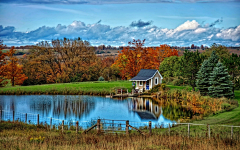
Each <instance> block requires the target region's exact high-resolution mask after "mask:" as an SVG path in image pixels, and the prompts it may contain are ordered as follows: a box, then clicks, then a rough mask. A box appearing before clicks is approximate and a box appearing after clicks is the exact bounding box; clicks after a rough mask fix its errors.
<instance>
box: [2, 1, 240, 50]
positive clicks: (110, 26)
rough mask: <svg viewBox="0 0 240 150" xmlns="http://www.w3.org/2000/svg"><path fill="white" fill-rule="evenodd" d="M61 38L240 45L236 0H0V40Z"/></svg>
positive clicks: (94, 42)
mask: <svg viewBox="0 0 240 150" xmlns="http://www.w3.org/2000/svg"><path fill="white" fill-rule="evenodd" d="M130 2H131V3H130ZM63 37H67V38H77V37H81V38H82V39H84V40H88V41H89V42H90V43H91V44H92V45H101V44H105V45H115V46H121V45H127V43H128V41H131V40H132V39H142V40H143V39H146V42H145V43H146V44H145V45H146V46H159V45H160V44H169V45H176V46H190V45H191V44H196V45H202V44H203V45H208V46H210V45H211V44H213V43H218V44H222V45H226V46H240V1H239V0H211V1H206V0H131V1H129V0H115V1H114V0H91V1H90V0H1V1H0V39H1V40H3V41H4V44H6V45H8V46H12V45H15V46H19V45H33V44H36V43H37V42H40V41H42V40H49V41H50V40H51V39H57V38H63Z"/></svg>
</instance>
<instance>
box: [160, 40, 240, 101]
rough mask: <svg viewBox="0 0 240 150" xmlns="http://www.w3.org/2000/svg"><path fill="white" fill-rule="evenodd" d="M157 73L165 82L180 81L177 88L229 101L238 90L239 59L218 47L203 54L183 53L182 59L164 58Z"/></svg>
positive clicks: (224, 48)
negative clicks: (188, 86) (171, 78)
mask: <svg viewBox="0 0 240 150" xmlns="http://www.w3.org/2000/svg"><path fill="white" fill-rule="evenodd" d="M159 71H160V73H161V74H162V75H163V77H165V78H168V77H177V78H180V79H181V82H180V83H178V84H180V85H183V84H187V85H190V86H191V87H192V90H195V88H196V87H197V88H198V89H199V90H200V93H201V95H210V96H213V97H221V96H223V95H224V96H225V97H229V98H232V97H233V95H232V94H233V93H234V89H239V88H240V56H238V55H237V54H234V53H233V54H232V55H230V53H229V51H228V49H227V48H226V47H225V46H222V45H218V44H213V45H212V46H211V47H210V48H209V49H207V50H205V52H203V53H199V52H198V51H196V52H190V51H188V50H185V52H184V54H183V56H180V57H169V58H166V59H164V61H163V62H162V63H161V65H160V67H159Z"/></svg>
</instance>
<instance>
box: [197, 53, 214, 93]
mask: <svg viewBox="0 0 240 150" xmlns="http://www.w3.org/2000/svg"><path fill="white" fill-rule="evenodd" d="M218 60H219V57H218V55H217V54H216V52H215V51H213V52H212V54H211V56H210V57H209V58H208V60H205V61H204V62H203V64H202V66H201V68H200V70H199V71H198V73H197V82H196V85H197V88H198V89H199V91H200V93H201V95H208V87H210V86H211V84H210V80H209V77H210V75H211V73H212V71H213V68H214V67H215V66H216V64H217V63H218Z"/></svg>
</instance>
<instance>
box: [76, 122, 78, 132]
mask: <svg viewBox="0 0 240 150" xmlns="http://www.w3.org/2000/svg"><path fill="white" fill-rule="evenodd" d="M76 133H78V121H77V122H76Z"/></svg>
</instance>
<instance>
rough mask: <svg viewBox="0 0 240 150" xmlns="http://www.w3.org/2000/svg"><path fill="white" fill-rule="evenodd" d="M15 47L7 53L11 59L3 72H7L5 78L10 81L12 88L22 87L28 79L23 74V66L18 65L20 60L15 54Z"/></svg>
mask: <svg viewBox="0 0 240 150" xmlns="http://www.w3.org/2000/svg"><path fill="white" fill-rule="evenodd" d="M15 52H16V50H14V46H13V47H11V49H10V50H9V52H7V54H6V55H7V56H8V57H9V61H8V62H7V64H6V65H4V67H3V71H4V72H5V78H6V79H10V80H11V83H12V86H15V85H21V84H22V83H23V81H24V80H26V79H27V78H28V77H27V76H26V75H25V74H24V73H23V70H22V65H20V64H19V63H18V58H16V57H15V56H13V55H14V53H15Z"/></svg>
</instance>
